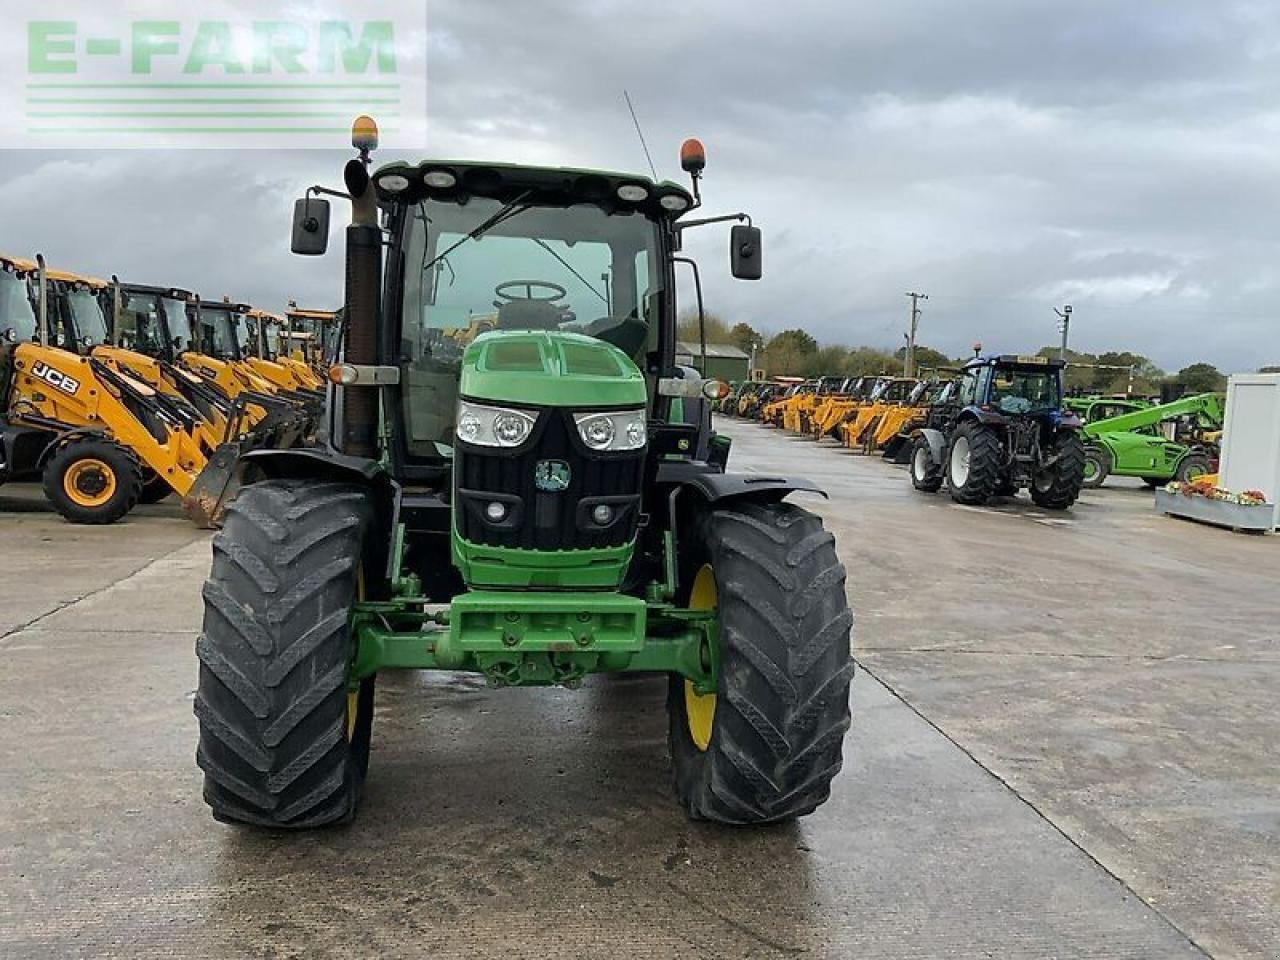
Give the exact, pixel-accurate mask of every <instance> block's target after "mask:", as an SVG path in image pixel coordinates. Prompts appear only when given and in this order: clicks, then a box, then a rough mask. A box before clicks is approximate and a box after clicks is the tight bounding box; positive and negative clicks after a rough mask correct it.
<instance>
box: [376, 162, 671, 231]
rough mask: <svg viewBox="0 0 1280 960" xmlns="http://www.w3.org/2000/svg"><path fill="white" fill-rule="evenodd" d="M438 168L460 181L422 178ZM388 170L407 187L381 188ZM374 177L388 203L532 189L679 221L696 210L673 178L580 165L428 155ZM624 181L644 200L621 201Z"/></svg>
mask: <svg viewBox="0 0 1280 960" xmlns="http://www.w3.org/2000/svg"><path fill="white" fill-rule="evenodd" d="M437 171H440V172H444V173H449V174H452V175H453V176H454V177H455V178H456V181H457V182H456V183H455V185H454V186H452V187H448V188H435V187H430V186H428V185H427V184H426V182H425V181H424V179H423V177H424V176H425V175H426V174H427V173H433V172H437ZM390 174H399V175H401V176H403V177H406V178H407V179H408V180H409V188H408V189H407V190H401V191H399V192H397V193H391V192H388V191H386V190H385V189H383V187H382V186H381V184H380V183H379V181H380V179H381V178H383V177H386V176H387V175H390ZM373 182H374V184H375V186H376V187H377V192H378V199H379V200H382V201H384V202H393V201H408V202H411V203H412V202H417V201H418V200H421V199H424V198H426V197H431V198H434V199H441V200H449V199H455V198H458V197H465V196H471V195H476V196H484V197H492V198H493V199H495V200H499V201H501V202H503V203H509V202H511V201H513V200H515V199H517V198H518V197H520V196H521V195H522V194H525V193H529V194H530V196H529V197H527V198H526V199H528V200H530V201H531V202H534V203H538V204H545V205H547V206H568V205H569V204H573V203H597V204H600V205H601V206H603V207H607V208H612V209H613V210H617V211H625V210H639V211H642V212H644V213H646V214H648V215H649V216H652V217H656V218H659V219H666V220H675V219H677V218H678V217H680V216H681V215H682V214H684V213H687V212H688V211H689V210H692V209H693V197H692V195H691V194H690V193H689V191H688V190H686V189H685V188H684V187H682V186H681V185H680V184H678V183H675V182H674V181H671V180H663V181H661V182H655V181H654V180H652V179H651V178H649V177H644V176H639V175H637V174H633V173H618V172H616V171H610V170H590V169H586V168H581V167H534V166H526V165H524V164H519V163H486V162H483V161H475V160H424V161H422V162H421V163H419V164H417V165H414V164H410V163H407V162H404V161H397V162H393V163H388V164H385V165H384V166H382V167H379V168H378V170H377V171H376V172H375V173H374V174H373ZM626 186H637V187H643V188H644V189H645V191H646V193H647V196H646V197H645V199H644V200H641V201H627V200H623V199H621V198H620V197H619V196H618V190H619V189H620V188H621V187H626ZM667 196H677V197H680V198H682V199H683V200H684V201H685V205H684V206H683V207H682V208H681V209H679V210H669V209H667V208H666V207H664V206H663V205H662V203H661V200H662V198H664V197H667Z"/></svg>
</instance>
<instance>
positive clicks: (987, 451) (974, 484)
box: [947, 421, 1004, 505]
mask: <svg viewBox="0 0 1280 960" xmlns="http://www.w3.org/2000/svg"><path fill="white" fill-rule="evenodd" d="M1003 457H1004V451H1003V450H1001V448H1000V440H999V439H998V438H997V437H996V435H995V434H994V433H992V432H991V431H990V430H988V429H987V428H986V427H984V426H982V424H980V423H976V422H974V421H969V422H967V423H962V424H960V426H958V427H956V430H955V433H954V434H953V435H952V437H951V443H950V445H949V446H948V447H947V487H948V488H949V489H950V490H951V499H952V500H954V501H955V502H956V503H964V504H970V505H980V504H984V503H986V502H987V501H988V500H990V499H991V498H992V497H993V496H995V492H996V491H997V490H998V489H1000V485H1001V481H1002V480H1003V479H1004V478H1003V477H1002V476H1001V473H1002V466H1001V462H1000V461H1001V460H1002V459H1003Z"/></svg>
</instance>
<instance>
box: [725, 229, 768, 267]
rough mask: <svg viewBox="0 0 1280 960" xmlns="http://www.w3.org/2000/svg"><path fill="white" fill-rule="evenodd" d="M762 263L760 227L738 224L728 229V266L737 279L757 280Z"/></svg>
mask: <svg viewBox="0 0 1280 960" xmlns="http://www.w3.org/2000/svg"><path fill="white" fill-rule="evenodd" d="M762 263H763V253H762V251H761V242H760V228H759V227H749V226H747V225H746V224H739V225H738V226H736V227H734V228H733V229H732V230H730V231H729V267H730V269H731V270H732V271H733V275H734V277H736V278H737V279H739V280H759V279H760V275H761V271H762Z"/></svg>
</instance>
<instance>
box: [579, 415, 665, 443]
mask: <svg viewBox="0 0 1280 960" xmlns="http://www.w3.org/2000/svg"><path fill="white" fill-rule="evenodd" d="M573 422H574V423H575V424H577V426H578V436H580V437H582V442H583V443H585V444H586V445H587V446H588V447H590V448H591V449H592V450H639V449H640V448H641V447H643V446H644V445H645V444H646V443H647V442H648V440H649V434H648V431H647V430H646V429H645V423H644V411H643V410H623V411H621V412H619V413H575V414H574V415H573Z"/></svg>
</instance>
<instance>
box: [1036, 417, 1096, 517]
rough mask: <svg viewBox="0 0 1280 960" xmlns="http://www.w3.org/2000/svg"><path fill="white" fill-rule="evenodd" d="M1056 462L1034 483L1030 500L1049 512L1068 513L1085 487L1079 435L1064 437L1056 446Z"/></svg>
mask: <svg viewBox="0 0 1280 960" xmlns="http://www.w3.org/2000/svg"><path fill="white" fill-rule="evenodd" d="M1054 452H1055V453H1056V454H1057V460H1055V461H1054V464H1053V466H1052V467H1050V468H1049V469H1048V470H1044V471H1041V472H1040V473H1039V474H1037V475H1036V476H1035V477H1033V478H1032V482H1031V499H1032V500H1034V501H1035V504H1036V506H1038V507H1043V508H1044V509H1046V510H1066V509H1067V508H1069V507H1070V506H1071V505H1072V504H1073V503H1075V502H1076V500H1077V499H1078V498H1079V496H1080V488H1081V486H1082V485H1083V484H1084V461H1085V448H1084V441H1083V440H1081V439H1080V437H1079V435H1078V434H1076V433H1064V434H1061V435H1060V436H1059V437H1058V442H1057V443H1056V444H1055V445H1054Z"/></svg>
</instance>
